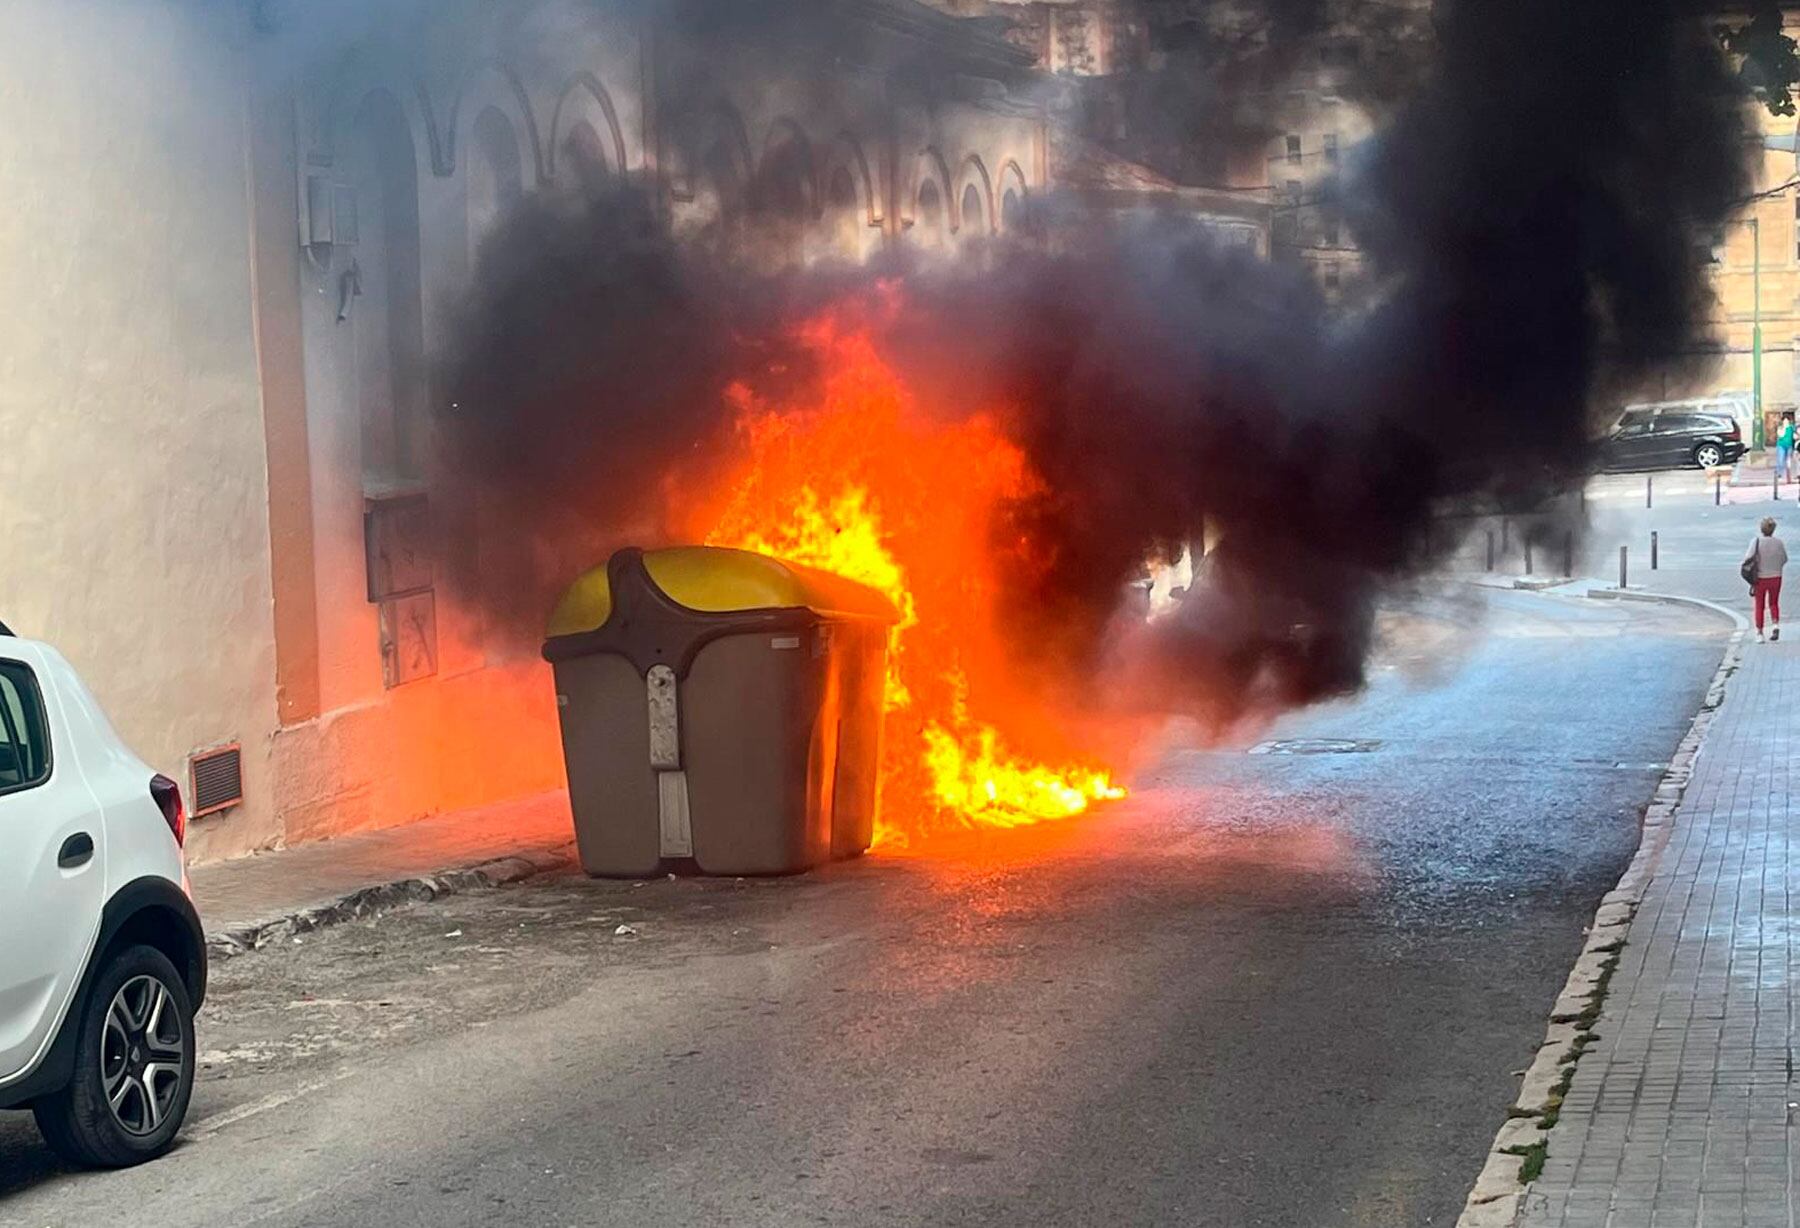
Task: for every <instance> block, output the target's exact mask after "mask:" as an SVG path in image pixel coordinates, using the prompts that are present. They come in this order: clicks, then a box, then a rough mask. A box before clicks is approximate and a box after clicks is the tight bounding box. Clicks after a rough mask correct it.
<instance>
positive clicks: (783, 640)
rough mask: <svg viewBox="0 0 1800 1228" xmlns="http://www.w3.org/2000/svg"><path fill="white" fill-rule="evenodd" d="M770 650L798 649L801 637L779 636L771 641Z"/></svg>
mask: <svg viewBox="0 0 1800 1228" xmlns="http://www.w3.org/2000/svg"><path fill="white" fill-rule="evenodd" d="M769 647H770V648H798V647H800V637H799V636H797V635H778V636H775V637H774V638H773V639H771V640H770V641H769Z"/></svg>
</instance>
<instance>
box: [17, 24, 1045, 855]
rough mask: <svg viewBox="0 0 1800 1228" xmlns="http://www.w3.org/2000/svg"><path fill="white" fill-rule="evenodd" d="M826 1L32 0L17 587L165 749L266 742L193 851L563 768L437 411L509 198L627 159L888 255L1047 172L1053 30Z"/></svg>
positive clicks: (240, 848) (702, 200) (487, 796)
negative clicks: (1025, 38) (785, 6)
mask: <svg viewBox="0 0 1800 1228" xmlns="http://www.w3.org/2000/svg"><path fill="white" fill-rule="evenodd" d="M702 7H704V6H702ZM818 8H819V18H818V20H819V21H820V22H821V23H828V24H830V25H831V27H832V28H831V29H830V30H829V31H828V32H827V35H826V36H821V35H820V33H819V31H818V30H817V29H813V30H811V31H809V32H808V36H807V37H806V38H804V39H785V38H784V32H783V30H782V29H781V28H780V26H779V25H773V26H758V27H757V29H756V31H755V37H751V38H748V39H746V38H745V37H743V34H744V32H743V31H742V30H740V29H733V28H730V27H729V26H725V27H722V28H718V29H713V28H709V27H707V25H706V24H705V23H703V22H689V21H685V20H683V19H681V17H680V11H681V10H680V6H671V5H664V4H658V5H651V6H640V5H637V4H634V3H631V2H629V0H618V2H612V0H549V2H541V3H531V2H528V0H517V2H509V3H490V2H487V0H432V2H429V3H428V2H425V0H395V2H394V3H389V4H383V5H368V4H364V3H361V2H360V0H324V2H315V3H299V2H298V0H293V2H289V0H260V2H255V3H253V2H250V0H16V2H15V3H11V4H8V5H6V6H5V7H4V10H3V11H0V128H4V129H5V130H6V131H7V132H9V133H14V134H18V139H16V140H14V139H11V138H9V139H8V141H7V142H4V143H0V283H3V284H4V285H5V286H6V288H7V289H8V290H10V291H11V294H12V300H11V301H12V302H13V303H14V304H15V305H16V306H17V308H18V309H16V310H12V311H9V312H8V313H7V315H6V316H5V317H4V323H0V355H4V358H0V437H3V438H4V439H5V440H6V441H7V442H6V446H5V447H4V448H0V523H3V524H5V525H6V526H8V530H9V536H12V537H14V539H15V540H14V542H13V545H12V547H11V548H9V549H8V550H6V551H5V552H4V553H3V554H0V610H4V617H5V619H6V621H7V622H9V623H10V624H11V625H12V626H13V627H14V628H15V629H16V630H17V631H19V632H20V633H21V634H25V635H35V636H41V637H43V638H47V639H51V640H53V641H54V642H56V643H57V644H58V645H59V646H60V647H61V648H62V649H63V651H65V652H66V653H67V654H68V655H69V656H70V657H71V659H72V660H73V661H74V662H75V663H76V665H77V666H78V668H80V669H81V670H82V671H83V673H84V675H85V676H86V677H87V678H88V679H89V681H90V683H91V685H92V686H93V687H94V689H95V690H96V692H97V693H98V695H99V698H100V700H101V701H102V703H103V704H104V705H105V707H106V708H107V710H108V711H109V712H110V713H111V714H112V715H113V717H114V719H115V720H116V721H117V723H118V724H119V726H120V727H121V732H122V733H123V735H124V736H125V737H126V739H127V740H128V741H129V742H131V743H132V744H133V745H134V746H136V747H138V748H139V749H140V750H141V752H142V753H143V754H145V756H146V757H147V758H149V759H150V760H151V761H152V762H155V763H157V764H158V765H159V766H160V767H162V768H163V770H165V771H169V772H171V774H177V773H180V770H181V768H182V766H183V765H184V764H186V763H188V762H190V761H191V760H193V759H194V758H195V757H196V756H201V757H204V756H205V755H206V754H207V753H208V752H213V751H220V752H223V753H224V754H225V755H227V756H231V755H235V763H236V766H237V769H238V781H239V782H240V783H241V790H236V791H228V795H227V797H226V800H225V801H224V802H223V803H222V804H221V805H220V806H219V808H218V810H217V812H216V813H212V814H207V815H202V816H200V817H199V818H198V820H197V821H196V823H195V824H194V827H193V832H192V836H191V846H190V847H191V851H192V853H193V855H194V856H195V857H197V858H199V859H207V858H215V857H220V856H228V855H232V854H236V853H240V852H244V851H247V850H251V849H254V848H259V847H266V846H270V845H275V844H279V843H284V842H296V841H300V840H306V839H313V838H319V837H324V836H330V835H333V834H337V833H341V832H345V831H351V830H356V829H363V828H371V827H378V826H383V825H390V824H394V823H399V822H404V821H407V820H409V819H412V818H416V817H419V816H422V815H426V814H430V813H434V812H439V811H447V810H455V809H460V808H464V807H471V806H477V805H481V804H485V803H488V802H493V801H496V800H500V799H504V798H510V797H516V796H521V795H525V794H529V793H532V792H535V791H539V790H545V789H550V788H553V787H556V786H557V785H559V784H560V783H561V779H562V768H561V761H560V751H559V747H558V741H557V735H556V722H555V713H554V707H553V692H552V687H551V685H550V681H549V678H548V674H547V671H546V668H545V667H544V666H543V665H542V663H541V662H540V661H539V660H538V659H537V658H536V656H535V653H533V652H531V651H530V650H529V648H528V647H521V646H519V645H516V644H509V643H506V642H503V640H502V638H501V637H497V636H495V635H493V634H491V630H492V628H491V627H489V626H488V625H487V624H486V622H485V621H484V616H483V615H482V614H481V613H479V612H476V611H472V610H469V609H465V608H462V607H461V606H460V605H459V603H458V602H457V601H456V600H455V599H454V597H453V596H452V595H451V594H452V592H453V591H454V590H456V589H457V585H454V584H452V583H450V581H451V580H453V579H454V580H458V581H461V582H463V583H464V584H468V583H473V584H483V583H490V582H491V583H503V582H504V580H505V577H506V576H507V575H508V570H507V569H508V567H509V565H510V563H509V559H508V557H507V556H508V551H509V549H510V547H509V544H508V543H507V542H505V541H503V540H497V539H496V538H495V536H494V535H493V534H484V532H483V515H482V509H481V508H480V506H479V501H478V500H469V499H466V498H458V497H457V492H455V491H450V490H446V489H445V486H444V483H445V481H446V477H445V473H444V471H443V468H442V464H441V460H440V449H439V440H438V439H437V438H436V429H437V428H436V426H435V423H434V415H433V414H432V413H431V412H429V411H430V408H431V406H432V405H433V398H434V389H433V388H432V379H433V376H432V363H431V357H432V356H433V355H434V354H437V353H439V352H440V351H441V350H442V348H443V346H444V345H445V344H446V341H447V338H448V337H449V335H450V330H451V327H452V318H451V312H452V311H453V308H454V305H455V304H456V302H457V301H458V299H459V298H460V297H461V296H462V295H463V293H464V292H465V291H466V290H467V288H468V287H469V285H470V281H471V278H472V277H473V275H474V269H475V261H476V254H477V252H478V251H479V249H480V246H481V243H482V240H483V238H484V236H485V235H486V234H487V233H488V231H489V230H490V228H491V227H493V226H494V225H495V223H496V221H497V220H498V219H499V218H500V217H502V216H503V215H504V214H505V212H506V209H507V208H508V206H509V205H510V204H512V203H513V202H515V201H517V200H520V199H522V198H523V197H525V196H526V195H528V194H531V193H545V192H587V191H592V190H594V189H595V188H596V187H599V186H601V185H604V184H607V183H609V182H615V181H619V180H625V181H630V182H634V183H637V184H640V185H643V186H644V187H646V188H647V189H649V190H650V191H651V192H653V193H654V194H655V198H656V200H657V201H658V202H659V203H660V206H661V207H662V209H663V210H664V211H665V213H666V216H667V217H668V219H669V225H670V226H671V227H673V228H675V230H676V232H677V233H688V232H690V231H691V232H694V233H699V232H702V231H705V230H706V229H707V228H708V227H710V226H715V225H717V224H719V223H721V222H726V223H731V222H733V221H734V220H735V219H747V220H745V221H744V222H743V223H742V224H744V225H758V226H762V227H764V228H765V229H766V230H767V231H768V233H769V234H770V235H771V236H773V237H774V239H775V240H776V243H775V248H776V250H777V251H778V253H781V254H784V255H785V258H791V259H795V260H805V259H811V258H814V257H816V256H819V255H824V254H830V255H835V256H841V257H847V258H850V259H857V258H862V257H866V256H868V255H870V254H872V253H874V252H876V251H879V250H882V249H884V248H891V247H895V246H898V245H906V244H913V245H919V246H922V247H948V246H951V245H955V244H958V243H962V242H965V241H967V240H968V239H969V238H971V237H973V236H975V235H988V234H993V233H995V232H997V231H1002V230H1004V229H1005V228H1006V227H1007V226H1008V225H1009V224H1011V223H1012V222H1013V221H1015V220H1016V217H1017V215H1018V212H1019V210H1020V208H1021V207H1022V206H1023V204H1024V202H1025V201H1026V199H1027V198H1028V197H1030V196H1031V195H1032V194H1033V193H1036V192H1039V191H1042V190H1043V188H1044V187H1045V185H1046V183H1047V178H1048V173H1049V170H1048V139H1047V132H1046V120H1045V117H1044V114H1043V112H1042V109H1041V108H1040V107H1038V106H1036V105H1035V104H1034V103H1033V102H1032V101H1031V99H1030V97H1029V90H1028V89H1026V88H1025V86H1026V85H1027V84H1028V83H1029V81H1030V80H1031V79H1033V78H1034V74H1035V66H1034V61H1033V59H1032V57H1031V55H1030V54H1029V53H1028V52H1026V51H1024V50H1021V49H1020V48H1018V47H1017V46H1015V45H1013V44H1012V43H1010V42H1008V41H1006V40H1005V39H1004V38H1003V37H1002V36H1001V35H1000V34H999V33H998V32H995V31H992V30H990V29H988V28H987V27H985V26H982V25H980V24H979V23H975V24H970V23H967V22H963V21H959V20H958V19H956V18H954V17H952V16H949V15H946V14H944V13H941V12H938V11H935V10H933V9H931V8H929V7H927V6H925V5H923V4H918V3H914V2H912V0H837V2H835V3H825V2H822V3H821V4H820V5H819V6H818ZM788 33H792V31H789V32H788ZM126 47H128V48H130V52H129V54H125V53H124V52H122V51H121V48H126ZM819 57H825V61H826V62H809V59H810V60H812V61H818V60H819ZM26 305H29V306H26ZM502 730H503V731H504V733H505V736H498V733H499V731H502ZM182 774H184V775H185V774H186V773H182ZM211 779H212V778H211V777H209V783H210V781H211Z"/></svg>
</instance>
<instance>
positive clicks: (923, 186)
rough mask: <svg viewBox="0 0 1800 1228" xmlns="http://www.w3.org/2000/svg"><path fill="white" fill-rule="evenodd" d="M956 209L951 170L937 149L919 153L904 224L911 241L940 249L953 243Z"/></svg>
mask: <svg viewBox="0 0 1800 1228" xmlns="http://www.w3.org/2000/svg"><path fill="white" fill-rule="evenodd" d="M953 208H954V206H953V205H952V203H951V200H950V168H949V166H948V165H946V164H945V162H944V156H943V155H942V154H940V153H939V152H938V151H937V150H936V149H935V148H931V147H927V148H925V149H922V150H920V151H919V153H918V156H917V157H916V158H914V159H913V171H912V176H911V179H910V180H909V182H908V185H907V190H906V199H905V201H904V208H903V209H902V212H901V215H900V216H901V221H902V224H903V225H904V226H905V227H906V228H907V231H908V235H909V237H910V239H911V240H912V241H913V242H914V243H917V244H918V245H919V246H921V247H939V246H942V245H943V244H944V243H946V242H948V241H949V238H950V234H951V232H952V231H953V230H954V229H955V228H954V226H953V225H952V224H951V219H952V217H953V216H954V215H953V213H952V210H953Z"/></svg>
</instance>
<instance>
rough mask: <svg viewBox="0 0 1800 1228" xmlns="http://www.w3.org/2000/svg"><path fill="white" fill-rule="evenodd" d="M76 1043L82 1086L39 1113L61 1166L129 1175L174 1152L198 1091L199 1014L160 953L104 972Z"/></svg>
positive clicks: (116, 963)
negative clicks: (134, 1167)
mask: <svg viewBox="0 0 1800 1228" xmlns="http://www.w3.org/2000/svg"><path fill="white" fill-rule="evenodd" d="M79 1026H80V1028H81V1031H80V1033H79V1035H78V1036H77V1037H76V1044H75V1077H74V1078H73V1079H71V1080H70V1081H69V1085H68V1086H67V1087H65V1088H63V1089H62V1090H61V1091H59V1092H56V1093H54V1094H52V1095H49V1096H46V1097H44V1098H43V1099H40V1100H39V1101H37V1102H36V1104H34V1105H33V1106H32V1107H33V1111H34V1112H35V1114H36V1117H37V1123H38V1129H39V1130H41V1131H42V1132H43V1135H44V1139H45V1141H46V1142H48V1143H49V1144H50V1146H51V1147H52V1148H53V1149H55V1150H56V1151H57V1152H58V1153H59V1154H61V1155H62V1156H63V1157H64V1158H66V1159H69V1160H73V1161H74V1162H75V1163H77V1164H85V1165H88V1166H90V1167H95V1168H125V1167H127V1166H129V1165H132V1164H141V1163H143V1162H144V1161H145V1160H153V1159H155V1158H156V1157H157V1156H159V1155H161V1154H162V1153H163V1152H165V1151H167V1150H168V1149H169V1146H170V1144H172V1143H173V1142H174V1141H175V1135H176V1132H177V1131H179V1130H180V1129H181V1122H182V1119H183V1118H184V1117H186V1116H187V1107H188V1098H189V1097H190V1096H191V1095H192V1094H193V1090H194V1009H193V1005H192V1003H191V1002H190V1000H189V998H188V992H187V986H186V985H185V984H183V983H182V980H181V975H180V974H179V973H178V972H176V971H175V965H174V964H172V963H170V962H169V958H168V956H166V955H164V954H163V953H162V952H161V951H158V950H157V949H156V948H155V947H148V946H134V947H127V948H126V949H125V950H123V951H120V952H119V953H118V954H116V955H114V956H113V957H112V958H111V959H110V960H109V961H108V962H107V964H106V966H105V967H104V968H102V969H101V971H100V975H99V977H98V978H97V979H96V980H95V982H94V991H93V993H92V994H91V995H90V996H89V997H88V1001H87V1006H86V1009H85V1010H84V1011H83V1013H82V1017H81V1020H80V1024H79Z"/></svg>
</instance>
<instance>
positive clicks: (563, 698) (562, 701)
mask: <svg viewBox="0 0 1800 1228" xmlns="http://www.w3.org/2000/svg"><path fill="white" fill-rule="evenodd" d="M556 706H557V707H559V708H566V707H568V706H569V697H568V696H567V695H558V696H557V697H556Z"/></svg>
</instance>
